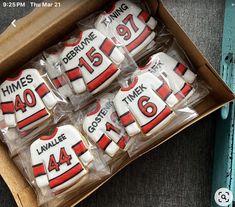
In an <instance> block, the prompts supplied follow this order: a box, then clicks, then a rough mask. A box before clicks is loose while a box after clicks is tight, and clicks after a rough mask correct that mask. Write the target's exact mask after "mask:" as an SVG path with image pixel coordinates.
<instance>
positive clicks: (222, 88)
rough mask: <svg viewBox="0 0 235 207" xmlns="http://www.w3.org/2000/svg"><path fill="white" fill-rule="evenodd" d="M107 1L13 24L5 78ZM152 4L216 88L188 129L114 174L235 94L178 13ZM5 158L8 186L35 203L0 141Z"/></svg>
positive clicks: (40, 12)
mask: <svg viewBox="0 0 235 207" xmlns="http://www.w3.org/2000/svg"><path fill="white" fill-rule="evenodd" d="M106 2H108V0H100V1H95V0H81V1H77V0H70V1H67V0H61V7H60V8H54V7H52V8H38V9H35V10H34V11H33V12H32V13H30V14H29V15H27V16H26V17H24V18H22V19H20V20H18V21H17V22H16V25H17V27H16V28H13V27H9V28H8V29H7V30H6V31H5V32H4V33H2V34H1V36H0V48H1V50H0V78H1V80H3V79H4V77H6V76H7V75H8V74H9V73H10V72H15V71H16V68H17V69H18V68H20V67H21V66H22V65H23V64H25V63H26V62H27V61H29V60H30V59H31V58H33V57H34V56H36V55H37V54H38V53H39V52H41V51H42V50H43V49H45V48H47V47H48V46H50V45H52V44H54V43H56V42H57V41H59V40H60V39H61V38H63V37H64V36H65V35H66V34H68V33H69V32H70V31H72V29H74V28H75V26H76V22H77V21H78V20H79V19H81V18H83V17H84V16H86V15H87V14H90V13H91V12H93V11H95V10H97V9H99V8H100V7H101V6H103V5H104V4H105V3H106ZM148 3H149V5H150V8H151V9H152V12H153V14H156V13H157V16H158V17H159V18H160V19H161V21H163V22H164V23H165V25H166V26H167V27H168V28H169V30H170V31H171V33H172V34H173V35H174V36H175V37H176V39H177V40H178V42H179V44H180V45H181V47H182V48H183V49H184V50H185V52H186V53H187V55H188V57H189V58H190V60H191V61H192V63H193V64H194V65H195V67H196V68H197V72H198V74H200V76H201V77H202V78H203V79H204V80H205V81H206V82H207V84H208V85H209V86H210V87H211V89H212V92H211V95H210V96H208V97H207V98H206V99H205V100H204V101H203V102H201V103H200V104H199V105H198V106H197V107H196V111H197V112H198V113H199V117H197V118H196V119H194V120H193V121H191V122H190V123H188V124H187V125H185V126H184V127H182V128H180V129H176V130H175V131H174V132H171V133H169V134H168V135H167V137H164V138H162V139H158V140H156V142H154V143H153V144H152V145H151V146H149V147H148V148H146V149H144V150H143V151H142V152H140V153H139V154H138V155H136V156H135V157H133V158H132V159H129V158H127V159H126V162H125V163H124V164H122V165H121V166H120V168H119V169H116V170H115V173H114V174H116V173H117V172H118V171H120V170H121V169H122V168H124V167H125V166H126V165H128V164H129V163H130V162H132V161H133V160H135V159H136V158H138V157H139V156H141V155H143V154H145V153H146V152H148V151H150V150H151V149H153V148H155V147H157V146H158V145H159V144H161V143H163V142H165V141H166V140H167V139H169V138H171V137H172V136H174V135H175V134H177V133H179V132H180V131H181V130H183V129H184V128H186V127H188V126H189V125H191V124H193V123H194V122H196V121H198V120H199V119H201V118H203V117H205V116H206V115H208V114H210V113H212V112H213V111H215V110H217V109H218V108H220V107H221V106H223V105H224V104H225V103H227V102H229V101H231V100H233V99H234V94H233V93H232V92H231V91H230V89H229V88H228V87H227V85H226V84H225V83H224V82H223V81H222V80H221V78H220V77H219V75H218V74H217V73H216V71H215V70H214V69H213V67H212V66H211V65H210V64H209V63H208V61H207V60H206V59H205V58H204V57H203V55H202V54H201V53H200V51H199V50H198V49H197V48H196V46H195V45H194V44H193V43H192V41H191V40H190V39H189V37H188V36H187V35H186V34H185V33H184V31H183V30H182V29H181V27H180V26H179V25H178V24H177V23H176V22H175V20H174V19H173V17H172V16H171V15H170V14H169V13H168V11H167V10H166V9H165V8H164V6H163V4H162V3H161V2H159V3H158V1H157V0H148ZM0 161H1V167H0V174H1V176H2V177H3V179H4V180H5V182H6V183H7V184H8V186H9V188H10V190H11V192H12V194H13V196H14V198H15V200H16V202H17V205H18V206H22V207H28V206H30V207H34V206H35V207H36V206H37V204H36V197H35V194H34V192H33V189H32V188H31V187H30V185H29V184H28V183H27V182H26V181H25V179H24V178H23V176H22V175H21V174H20V172H19V170H18V169H17V168H16V166H15V165H14V163H13V162H12V161H11V159H10V157H9V155H8V152H7V150H6V148H5V147H4V146H3V144H1V145H0ZM114 174H113V175H114ZM113 175H112V176H113ZM112 176H111V177H112ZM111 177H109V178H106V179H103V180H101V181H100V182H98V183H95V185H94V186H92V188H91V189H90V190H89V192H84V193H83V194H82V195H80V196H79V197H76V198H75V199H71V200H70V201H68V202H67V203H66V206H72V205H75V204H76V203H78V202H80V201H81V200H83V199H84V198H86V197H87V196H88V195H90V194H91V193H92V192H94V191H95V190H96V189H97V188H99V187H100V186H101V185H102V184H104V183H105V182H107V180H108V179H110V178H111Z"/></svg>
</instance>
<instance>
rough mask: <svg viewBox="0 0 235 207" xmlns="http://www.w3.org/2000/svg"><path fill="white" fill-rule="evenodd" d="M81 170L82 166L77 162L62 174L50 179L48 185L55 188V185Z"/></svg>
mask: <svg viewBox="0 0 235 207" xmlns="http://www.w3.org/2000/svg"><path fill="white" fill-rule="evenodd" d="M82 171H83V167H82V165H81V164H80V163H78V164H77V165H75V166H74V167H73V168H71V169H70V170H68V171H66V172H65V173H63V174H62V175H60V176H58V177H56V178H54V179H52V180H50V181H49V185H50V187H51V188H55V187H57V186H59V185H61V184H63V183H65V182H66V181H68V180H70V179H71V178H73V177H75V176H76V175H78V174H79V173H80V172H82Z"/></svg>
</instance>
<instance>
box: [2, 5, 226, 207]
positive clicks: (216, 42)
mask: <svg viewBox="0 0 235 207" xmlns="http://www.w3.org/2000/svg"><path fill="white" fill-rule="evenodd" d="M164 3H165V4H166V7H167V8H168V9H169V11H170V12H171V13H172V15H173V16H174V17H175V18H176V19H177V21H178V22H179V24H180V25H182V27H183V28H184V30H185V31H186V32H187V34H188V35H189V36H190V37H191V38H192V40H193V41H194V42H195V43H196V45H197V46H198V47H199V48H200V50H201V51H202V52H203V54H204V55H205V56H206V57H207V58H208V59H209V61H210V62H211V63H212V65H213V66H214V67H215V68H218V67H219V60H220V52H221V49H220V48H221V37H222V28H223V26H222V25H223V12H224V1H222V0H207V1H203V0H197V1H196V0H171V1H170V0H164ZM22 12H23V11H20V12H18V10H7V11H6V10H5V9H3V8H1V7H0V26H1V27H0V31H1V28H3V27H5V25H7V23H8V24H9V23H10V22H11V20H12V19H14V18H15V17H18V16H20V15H22ZM214 128H215V114H213V115H210V116H209V117H207V118H204V119H203V120H202V121H200V122H198V123H196V124H195V125H193V126H191V127H189V128H188V129H186V130H184V131H183V132H182V133H180V134H178V135H177V136H175V137H174V138H173V139H171V140H170V141H168V142H167V143H165V144H163V145H161V146H160V147H159V148H157V149H155V150H153V151H151V152H149V153H148V154H146V155H145V156H143V157H141V158H139V159H138V160H137V161H135V162H134V163H132V164H131V165H130V166H128V167H127V168H125V169H124V170H123V171H121V172H120V173H119V174H118V175H116V176H115V177H113V178H112V179H111V180H110V181H109V182H108V183H107V184H105V185H104V186H103V187H101V188H100V189H99V190H98V191H96V192H95V193H93V194H92V195H91V196H90V197H89V198H87V199H86V200H85V201H83V202H82V203H81V204H79V205H78V207H90V206H92V207H101V206H102V207H111V206H112V207H137V206H138V207H153V206H157V207H208V206H209V205H210V193H211V178H212V159H213V137H214ZM0 203H1V204H0V206H2V207H13V206H15V205H14V202H13V201H12V198H11V197H10V193H9V192H8V191H7V188H6V186H5V184H4V183H3V181H2V180H0Z"/></svg>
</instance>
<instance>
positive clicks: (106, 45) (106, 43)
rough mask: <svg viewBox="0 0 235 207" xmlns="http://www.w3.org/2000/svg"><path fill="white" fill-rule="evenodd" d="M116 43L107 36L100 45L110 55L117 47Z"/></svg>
mask: <svg viewBox="0 0 235 207" xmlns="http://www.w3.org/2000/svg"><path fill="white" fill-rule="evenodd" d="M115 47H116V46H115V44H114V43H113V42H112V40H110V39H109V38H105V40H104V42H103V43H102V45H101V46H100V50H101V51H102V52H103V53H104V54H105V55H106V56H110V55H111V54H112V52H113V50H114V48H115Z"/></svg>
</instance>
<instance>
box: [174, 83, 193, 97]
mask: <svg viewBox="0 0 235 207" xmlns="http://www.w3.org/2000/svg"><path fill="white" fill-rule="evenodd" d="M192 89H193V87H192V86H191V85H190V84H188V83H185V84H184V86H183V88H182V89H181V90H180V91H179V92H178V93H176V94H175V96H176V98H177V99H178V100H182V99H183V98H184V97H186V96H187V95H188V94H189V93H190V91H191V90H192Z"/></svg>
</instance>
